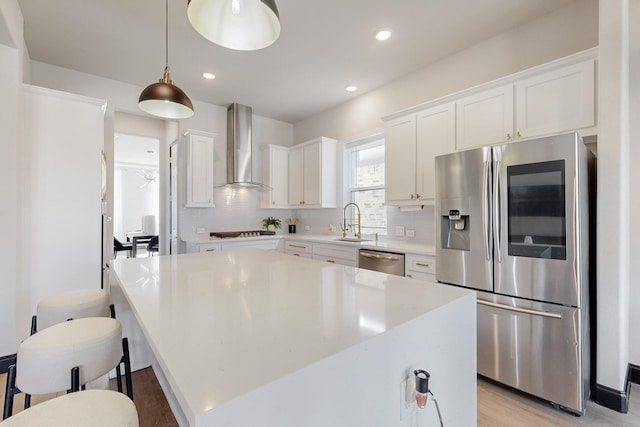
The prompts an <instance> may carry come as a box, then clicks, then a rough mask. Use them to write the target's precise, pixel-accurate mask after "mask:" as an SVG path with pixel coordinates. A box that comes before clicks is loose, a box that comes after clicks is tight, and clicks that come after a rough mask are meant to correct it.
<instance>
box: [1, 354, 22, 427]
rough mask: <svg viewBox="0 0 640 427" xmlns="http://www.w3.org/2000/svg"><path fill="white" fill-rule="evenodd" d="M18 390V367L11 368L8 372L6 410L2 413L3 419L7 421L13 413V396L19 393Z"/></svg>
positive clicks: (5, 398) (12, 366) (5, 394)
mask: <svg viewBox="0 0 640 427" xmlns="http://www.w3.org/2000/svg"><path fill="white" fill-rule="evenodd" d="M19 392H20V390H18V389H17V388H16V365H11V366H9V371H8V372H7V385H6V387H5V393H4V409H3V411H2V419H3V420H6V419H7V418H9V417H10V416H11V414H12V413H13V396H14V395H15V394H17V393H19Z"/></svg>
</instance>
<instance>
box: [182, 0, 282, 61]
mask: <svg viewBox="0 0 640 427" xmlns="http://www.w3.org/2000/svg"><path fill="white" fill-rule="evenodd" d="M187 16H188V18H189V22H191V25H192V26H193V28H195V30H196V31H197V32H199V33H200V34H201V35H202V36H204V37H205V38H206V39H208V40H210V41H212V42H214V43H216V44H218V45H220V46H223V47H226V48H229V49H235V50H258V49H263V48H265V47H267V46H270V45H271V44H273V42H275V41H276V40H277V39H278V37H279V36H280V16H279V15H278V7H277V6H276V2H275V0H189V1H188V4H187Z"/></svg>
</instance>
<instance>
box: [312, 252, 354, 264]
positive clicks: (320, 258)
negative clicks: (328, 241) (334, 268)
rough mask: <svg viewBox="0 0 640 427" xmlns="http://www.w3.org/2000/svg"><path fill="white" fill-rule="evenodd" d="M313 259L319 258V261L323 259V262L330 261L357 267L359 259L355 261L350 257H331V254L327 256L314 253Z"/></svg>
mask: <svg viewBox="0 0 640 427" xmlns="http://www.w3.org/2000/svg"><path fill="white" fill-rule="evenodd" d="M313 259H315V260H317V261H323V262H328V263H330V264H340V265H346V266H348V267H357V266H358V261H354V260H349V259H343V258H336V257H331V256H325V255H315V254H314V255H313Z"/></svg>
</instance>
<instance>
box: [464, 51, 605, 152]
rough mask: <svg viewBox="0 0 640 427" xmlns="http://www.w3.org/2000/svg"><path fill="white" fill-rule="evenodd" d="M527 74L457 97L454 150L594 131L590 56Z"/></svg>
mask: <svg viewBox="0 0 640 427" xmlns="http://www.w3.org/2000/svg"><path fill="white" fill-rule="evenodd" d="M527 75H529V77H523V78H520V79H515V80H514V81H513V82H511V83H509V84H506V85H504V86H500V87H497V88H493V89H489V90H486V91H482V92H479V93H475V94H473V95H470V96H466V97H463V98H461V99H459V100H457V101H456V105H457V112H458V116H457V124H456V130H457V135H456V149H457V150H466V149H469V148H474V147H480V146H483V145H491V144H495V143H499V142H509V141H513V140H518V139H524V138H534V137H539V136H545V135H552V134H557V133H561V132H569V131H573V130H577V131H580V133H581V134H582V135H583V136H585V135H593V134H595V132H596V131H595V125H596V96H595V95H596V94H595V61H594V60H593V59H590V60H588V61H583V62H578V63H574V64H571V65H567V66H564V67H557V66H556V67H555V68H554V69H551V70H549V71H546V72H537V73H535V72H527Z"/></svg>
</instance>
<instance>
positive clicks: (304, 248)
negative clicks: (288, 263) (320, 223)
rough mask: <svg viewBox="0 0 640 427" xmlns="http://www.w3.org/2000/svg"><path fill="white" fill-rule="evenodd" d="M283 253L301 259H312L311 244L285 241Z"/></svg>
mask: <svg viewBox="0 0 640 427" xmlns="http://www.w3.org/2000/svg"><path fill="white" fill-rule="evenodd" d="M284 253H285V254H289V255H293V256H299V257H302V258H313V243H311V242H301V241H298V240H293V241H290V240H287V241H285V242H284Z"/></svg>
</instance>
